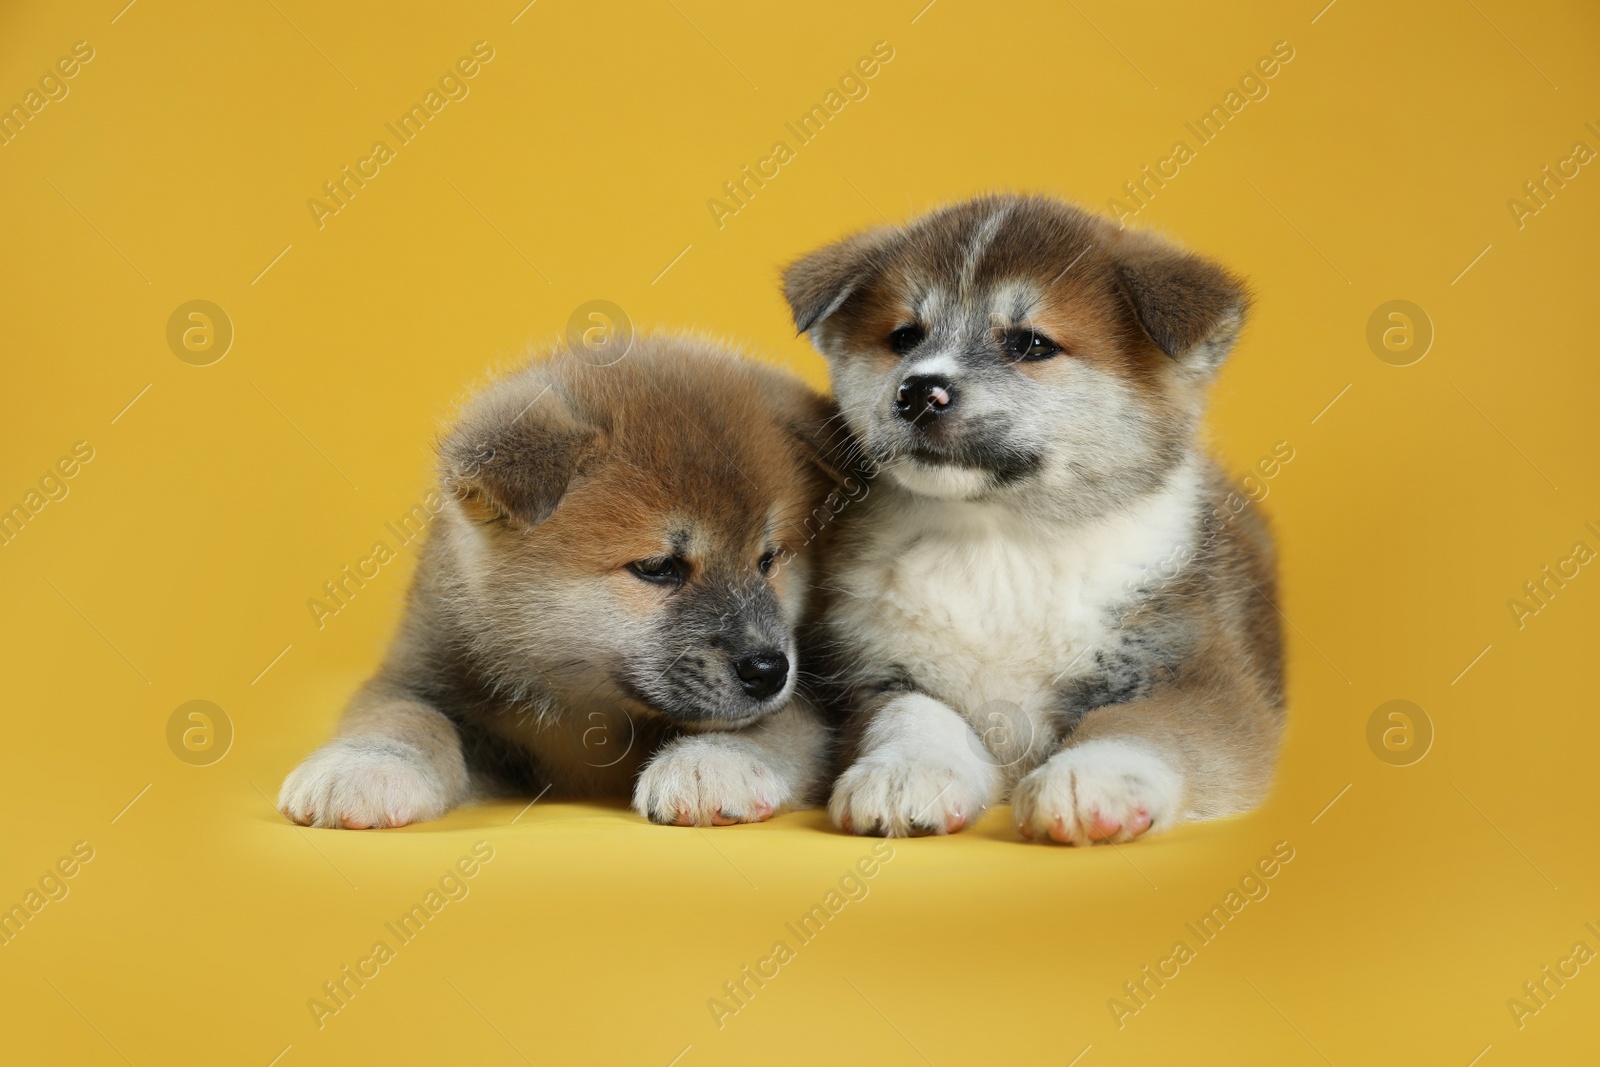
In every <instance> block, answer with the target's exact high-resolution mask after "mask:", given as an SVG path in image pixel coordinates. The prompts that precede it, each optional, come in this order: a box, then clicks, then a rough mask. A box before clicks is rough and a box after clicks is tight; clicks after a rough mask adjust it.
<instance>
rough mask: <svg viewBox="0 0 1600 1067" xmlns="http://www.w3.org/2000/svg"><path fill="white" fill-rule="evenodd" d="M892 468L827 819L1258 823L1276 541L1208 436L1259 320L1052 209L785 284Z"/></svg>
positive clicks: (1192, 277)
mask: <svg viewBox="0 0 1600 1067" xmlns="http://www.w3.org/2000/svg"><path fill="white" fill-rule="evenodd" d="M784 289H785V293H786V295H787V297H788V299H789V303H790V306H791V308H792V309H793V312H794V318H795V323H796V325H797V326H798V327H799V329H800V330H801V332H804V333H809V334H810V336H811V339H812V342H813V343H814V344H815V345H816V347H817V348H818V349H819V350H820V351H821V352H822V354H823V355H824V356H826V357H827V359H828V362H829V364H830V367H831V370H832V376H833V384H834V392H835V395H836V398H837V401H838V403H839V406H840V408H841V410H842V412H843V417H844V421H845V422H846V424H847V425H848V426H849V428H850V430H851V431H852V433H853V435H854V436H855V437H856V439H857V443H858V447H859V448H860V450H861V458H862V460H863V462H865V463H866V464H867V465H869V466H871V467H873V468H875V469H876V470H877V472H878V473H877V476H876V479H875V481H874V483H873V485H872V487H871V491H870V492H869V493H868V495H867V496H866V497H865V499H864V500H862V501H861V502H860V503H859V504H857V505H855V506H854V507H853V508H851V509H849V510H847V511H845V512H844V513H843V514H842V515H841V516H840V519H839V522H838V523H837V525H836V530H835V533H836V536H837V542H836V544H835V546H834V547H833V548H832V549H830V555H829V562H828V565H827V574H826V575H825V579H824V585H825V587H826V588H827V590H828V592H829V601H828V604H827V606H826V607H825V609H824V611H823V615H822V620H821V631H822V632H821V635H820V638H819V641H818V647H819V648H823V649H828V650H831V651H832V652H833V654H834V656H835V661H834V662H833V663H832V664H830V665H829V669H828V673H830V674H831V675H832V677H833V679H834V681H835V682H836V683H837V684H838V686H839V687H840V688H841V690H842V697H841V699H842V702H843V703H844V705H845V706H846V707H847V709H848V713H849V715H850V723H849V727H848V729H847V731H846V737H847V740H848V744H849V748H850V751H849V753H848V755H849V757H850V760H851V762H850V764H849V766H848V768H847V769H846V770H845V772H844V774H843V776H842V777H841V778H840V779H839V780H838V782H837V784H836V785H835V786H834V790H833V798H832V802H831V804H830V807H829V811H830V814H831V816H832V818H833V821H834V822H835V823H836V824H837V825H839V826H841V827H843V828H844V829H847V830H854V831H855V832H857V833H872V834H890V835H899V834H913V833H946V832H950V831H953V830H957V829H960V828H961V827H962V826H964V825H965V824H966V823H967V822H969V821H970V820H972V819H973V818H974V817H976V816H977V815H978V814H979V813H980V812H981V811H982V810H983V809H984V808H985V807H986V806H987V805H989V804H991V803H994V802H996V801H999V800H1001V799H1003V798H1005V797H1006V796H1007V794H1009V795H1010V798H1011V803H1012V813H1013V816H1014V818H1015V821H1016V824H1017V826H1018V828H1019V830H1020V831H1021V832H1022V834H1023V836H1025V837H1028V838H1037V839H1044V838H1053V839H1055V840H1057V841H1064V842H1071V843H1074V844H1083V843H1089V842H1096V841H1126V840H1129V839H1130V838H1133V837H1137V836H1138V835H1140V834H1142V833H1145V832H1147V831H1149V830H1152V829H1156V830H1160V829H1166V828H1168V827H1171V826H1173V825H1175V824H1177V823H1180V822H1183V821H1184V820H1188V819H1203V818H1209V817H1213V816H1218V815H1223V814H1226V813H1230V812H1237V811H1241V810H1244V809H1246V808H1249V807H1251V806H1253V805H1254V804H1256V803H1258V802H1259V801H1260V800H1261V799H1262V797H1263V796H1264V794H1265V792H1266V790H1267V788H1268V785H1269V783H1270V780H1271V775H1272V769H1273V763H1274V760H1275V756H1276V750H1277V744H1278V736H1279V733H1280V730H1281V724H1282V718H1283V714H1282V689H1281V663H1280V648H1279V634H1278V622H1277V612H1276V609H1275V608H1274V606H1273V599H1272V598H1273V595H1274V564H1273V559H1272V547H1271V542H1270V540H1269V539H1268V536H1267V534H1266V532H1265V529H1264V528H1263V527H1262V526H1261V525H1260V523H1259V520H1258V519H1257V518H1256V517H1255V516H1254V515H1251V514H1248V513H1246V514H1238V515H1235V514H1234V510H1236V509H1230V508H1228V507H1226V506H1225V505H1224V501H1225V500H1226V499H1227V498H1228V497H1229V495H1230V494H1229V486H1228V484H1227V482H1226V480H1225V479H1224V477H1223V475H1222V474H1221V472H1220V471H1219V470H1218V468H1217V467H1216V466H1215V464H1213V463H1212V462H1211V461H1210V460H1209V459H1208V458H1207V457H1206V455H1205V453H1204V451H1203V449H1202V447H1201V445H1200V443H1199V442H1198V437H1197V435H1198V433H1199V429H1200V422H1201V416H1202V413H1203V409H1204V404H1205V396H1206V388H1207V386H1208V385H1209V384H1210V382H1211V380H1212V379H1213V377H1214V376H1215V373H1216V371H1217V368H1218V366H1219V365H1220V364H1221V362H1222V360H1223V357H1224V356H1225V355H1226V354H1227V352H1228V350H1229V349H1230V348H1231V347H1232V345H1233V342H1234V339H1235V337H1236V336H1237V334H1238V332H1239V328H1240V325H1241V324H1242V322H1243V320H1244V315H1245V310H1246V307H1247V304H1248V297H1247V295H1246V293H1245V290H1244V288H1243V286H1242V285H1241V283H1240V282H1239V281H1238V280H1236V279H1235V278H1234V277H1233V276H1232V275H1230V274H1228V273H1227V272H1226V271H1224V270H1222V269H1221V268H1220V267H1217V266H1215V265H1213V264H1212V263H1210V262H1208V261H1206V260H1204V259H1201V258H1200V257H1198V256H1194V255H1190V254H1188V253H1186V252H1183V251H1180V250H1178V249H1176V248H1174V247H1172V246H1170V245H1168V244H1166V243H1164V242H1162V241H1161V240H1159V239H1157V238H1155V237H1152V236H1149V235H1146V234H1141V233H1134V232H1130V231H1124V230H1122V229H1119V228H1118V227H1117V226H1116V225H1115V224H1113V223H1111V222H1109V221H1107V220H1105V219H1102V218H1099V217H1096V216H1093V215H1090V214H1087V213H1085V212H1083V211H1081V210H1079V209H1077V208H1074V207H1071V206H1068V205H1065V204H1062V203H1059V202H1056V201H1053V200H1049V199H1044V198H1036V197H1018V196H994V197H984V198H980V199H977V200H972V201H969V202H967V203H962V204H958V205H955V206H953V207H949V208H946V209H944V210H941V211H936V212H934V213H933V214H931V215H928V216H926V217H924V218H921V219H919V220H916V221H914V222H912V223H910V224H909V225H906V226H903V227H889V228H883V229H876V230H872V231H869V232H865V233H861V234H857V235H855V236H852V237H849V238H846V239H845V240H843V241H841V242H839V243H837V244H834V245H831V246H829V247H826V248H823V249H821V250H820V251H817V252H814V253H812V254H810V255H808V256H806V257H804V258H803V259H801V260H799V261H798V262H796V263H794V264H793V265H792V266H790V267H789V268H788V270H787V271H786V273H785V276H784Z"/></svg>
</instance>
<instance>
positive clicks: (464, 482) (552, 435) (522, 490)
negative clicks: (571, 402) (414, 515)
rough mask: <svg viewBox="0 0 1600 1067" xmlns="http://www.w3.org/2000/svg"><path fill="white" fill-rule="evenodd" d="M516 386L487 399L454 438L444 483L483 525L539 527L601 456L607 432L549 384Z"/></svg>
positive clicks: (519, 383)
mask: <svg viewBox="0 0 1600 1067" xmlns="http://www.w3.org/2000/svg"><path fill="white" fill-rule="evenodd" d="M516 386H517V387H516V388H512V389H503V390H500V391H497V392H496V393H494V394H491V395H490V396H488V397H486V398H484V400H482V401H480V402H479V404H478V405H476V406H475V408H474V410H472V411H470V412H469V413H468V414H467V416H466V417H465V418H464V419H463V420H462V422H461V424H460V425H459V426H458V427H457V428H456V430H455V431H454V432H453V433H452V434H451V435H450V437H449V439H448V440H447V441H446V442H445V444H444V448H443V467H444V483H445V487H446V488H447V489H448V490H449V491H450V492H451V493H452V494H454V496H455V498H456V499H457V500H459V501H461V504H462V506H463V507H464V508H465V509H466V511H467V513H468V515H470V516H471V517H473V518H474V519H476V520H478V521H481V522H491V521H495V520H506V521H511V522H515V523H520V524H523V525H526V526H537V525H539V524H540V523H541V522H544V521H545V520H546V519H548V518H549V517H550V516H551V515H552V514H554V512H555V510H556V507H557V505H559V504H560V503H561V498H562V497H563V496H565V495H566V492H567V489H568V487H569V486H570V485H571V484H572V481H573V478H574V477H575V476H576V475H577V474H578V473H579V472H580V471H581V469H582V467H583V463H584V460H585V459H586V458H588V457H590V456H592V455H593V454H594V453H595V452H596V451H597V449H598V445H599V442H600V432H599V430H597V429H596V428H595V427H593V426H590V425H588V424H586V423H584V422H582V421H581V420H579V419H578V418H577V417H575V416H574V415H573V414H572V413H571V412H570V411H569V410H567V408H566V406H565V404H564V402H563V401H562V400H561V399H560V398H559V397H558V395H557V394H556V391H555V390H554V389H549V388H547V387H546V383H544V382H542V381H539V380H537V379H531V378H522V379H518V380H517V381H516ZM541 390H544V391H543V392H541Z"/></svg>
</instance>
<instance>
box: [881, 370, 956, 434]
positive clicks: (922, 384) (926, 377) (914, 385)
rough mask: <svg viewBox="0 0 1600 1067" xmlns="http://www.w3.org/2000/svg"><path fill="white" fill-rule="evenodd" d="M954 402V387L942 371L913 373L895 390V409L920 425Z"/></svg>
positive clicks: (948, 408) (932, 418) (906, 419)
mask: <svg viewBox="0 0 1600 1067" xmlns="http://www.w3.org/2000/svg"><path fill="white" fill-rule="evenodd" d="M955 402H956V389H955V386H954V385H953V384H951V382H950V379H949V378H946V377H945V376H944V375H942V374H913V375H912V376H911V377H909V378H907V379H906V380H905V381H903V382H901V383H900V388H899V389H898V390H896V391H895V394H894V413H895V414H896V415H898V416H900V418H902V419H904V420H905V421H906V422H909V423H910V424H911V425H913V426H915V427H917V428H918V429H921V428H922V427H924V426H926V425H928V424H929V423H930V422H932V421H933V420H934V419H936V418H938V417H939V416H940V415H943V414H944V413H945V412H947V411H949V410H950V409H951V407H953V406H954V405H955Z"/></svg>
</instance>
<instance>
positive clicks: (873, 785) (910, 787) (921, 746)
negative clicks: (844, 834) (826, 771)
mask: <svg viewBox="0 0 1600 1067" xmlns="http://www.w3.org/2000/svg"><path fill="white" fill-rule="evenodd" d="M868 715H869V716H870V718H868V720H867V723H866V727H865V729H864V730H863V731H862V737H861V743H860V745H859V746H858V748H857V756H856V761H855V763H853V764H851V766H850V769H849V770H847V771H845V772H844V774H843V775H841V776H840V778H839V781H838V783H837V784H836V785H835V786H834V787H833V799H832V800H831V801H830V802H829V804H828V815H829V816H830V817H831V818H832V819H833V823H834V825H835V826H837V827H839V828H840V829H841V830H845V831H848V832H850V833H857V834H874V835H878V836H882V837H908V836H914V835H918V834H947V833H954V832H955V831H957V830H959V829H961V828H962V827H963V826H966V825H967V823H968V822H970V821H972V820H973V819H975V818H977V817H978V815H979V814H980V813H981V812H982V811H983V809H984V808H986V807H988V805H989V803H990V801H991V800H993V799H994V795H995V791H996V788H997V787H998V784H999V771H998V770H997V769H996V767H995V765H994V761H993V759H992V758H990V756H989V753H988V750H987V749H986V748H985V747H984V744H983V742H982V740H980V739H979V738H978V735H977V734H975V733H973V732H972V727H971V726H969V725H967V721H966V720H965V719H963V718H962V717H961V716H960V715H958V714H956V712H954V711H953V710H951V709H950V708H949V707H948V706H947V705H945V704H942V703H940V702H939V701H937V700H935V699H933V698H932V697H930V696H924V695H923V694H921V693H902V694H899V695H897V696H894V697H891V698H889V700H888V701H887V702H886V703H884V704H882V705H881V706H879V707H878V708H877V710H876V711H869V712H868Z"/></svg>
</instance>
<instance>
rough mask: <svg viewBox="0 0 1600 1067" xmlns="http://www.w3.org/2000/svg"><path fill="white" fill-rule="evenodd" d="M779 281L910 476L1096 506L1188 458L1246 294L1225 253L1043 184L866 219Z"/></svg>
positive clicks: (873, 441)
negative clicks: (1210, 253) (1060, 197)
mask: <svg viewBox="0 0 1600 1067" xmlns="http://www.w3.org/2000/svg"><path fill="white" fill-rule="evenodd" d="M783 281H784V292H785V295H786V296H787V297H788V300H789V306H790V308H791V310H792V311H793V313H794V319H795V324H796V326H797V327H798V328H799V329H800V331H801V332H803V333H809V334H810V336H811V339H812V342H813V343H814V344H815V345H816V347H817V348H818V350H819V351H821V352H822V354H823V355H824V356H826V357H827V359H828V362H829V366H830V369H831V371H832V376H833V385H834V392H835V395H836V396H837V398H838V402H839V406H840V408H841V409H842V411H843V413H844V417H845V419H846V421H847V423H848V425H849V426H850V428H851V430H852V431H853V432H854V433H855V434H856V436H857V437H858V438H860V440H861V442H862V444H863V446H864V448H865V450H866V452H867V454H868V455H869V456H870V458H871V459H872V460H873V461H875V462H876V464H878V465H879V466H880V467H881V468H883V469H884V470H885V471H886V472H887V473H888V474H889V475H890V476H891V477H892V478H894V479H895V481H897V482H898V483H900V484H901V485H903V486H905V487H906V488H908V489H910V490H912V491H913V492H917V493H921V494H926V495H930V496H936V497H945V498H955V499H973V498H981V497H991V496H997V495H1006V494H1018V495H1027V496H1028V498H1029V499H1033V500H1039V499H1049V500H1052V501H1056V502H1058V503H1059V504H1060V506H1063V507H1067V508H1068V509H1070V510H1073V511H1076V512H1078V513H1079V514H1083V515H1090V514H1100V513H1103V512H1104V511H1105V510H1106V509H1108V508H1110V507H1115V506H1117V504H1118V502H1119V501H1122V500H1125V499H1126V498H1127V496H1128V494H1129V493H1130V492H1139V491H1141V490H1146V489H1149V488H1153V487H1154V486H1155V485H1158V484H1160V482H1161V480H1162V479H1163V477H1164V476H1165V474H1166V472H1167V471H1169V470H1170V469H1171V468H1172V467H1173V466H1174V465H1175V464H1177V463H1178V462H1180V461H1181V460H1182V458H1183V457H1184V456H1185V455H1186V454H1187V451H1188V448H1189V445H1190V442H1191V440H1192V437H1193V434H1194V431H1195V428H1196V426H1197V425H1198V421H1199V417H1200V414H1201V409H1202V405H1203V403H1204V388H1205V385H1206V384H1207V383H1208V382H1209V380H1210V378H1211V377H1212V375H1213V372H1214V371H1215V370H1216V368H1217V367H1218V366H1219V365H1220V363H1221V362H1222V359H1223V357H1224V356H1225V355H1226V354H1227V352H1228V350H1229V348H1231V347H1232V344H1233V341H1234V339H1235V337H1236V336H1237V334H1238V331H1239V328H1240V326H1241V324H1242V323H1243V321H1244V314H1245V310H1246V308H1247V305H1248V297H1247V296H1246V293H1245V291H1244V288H1243V286H1242V285H1241V283H1240V282H1239V281H1237V280H1236V279H1235V278H1234V277H1233V276H1231V275H1230V274H1228V273H1227V272H1226V271H1224V270H1223V269H1222V268H1220V267H1218V266H1216V265H1214V264H1212V263H1210V262H1208V261H1206V260H1204V259H1201V258H1199V257H1198V256H1194V255H1190V254H1188V253H1185V252H1182V251H1180V250H1178V249H1176V248H1174V247H1172V246H1170V245H1168V244H1166V243H1165V242H1163V241H1161V240H1159V239H1158V238H1155V237H1153V236H1150V235H1148V234H1141V233H1134V232H1130V231H1124V230H1121V229H1119V228H1118V227H1117V226H1116V225H1115V224H1114V223H1111V222H1110V221H1108V220H1106V219H1102V218H1099V217H1097V216H1094V215H1090V214H1088V213H1086V212H1084V211H1081V210H1079V209H1077V208H1075V207H1071V206H1069V205H1066V204H1062V203H1059V202H1057V201H1053V200H1049V199H1045V198H1040V197H1018V196H998V197H983V198H980V199H976V200H971V201H968V202H966V203H962V204H957V205H955V206H953V207H949V208H945V209H943V210H940V211H936V212H934V213H933V214H930V215H927V216H925V217H923V218H921V219H918V220H915V221H913V222H911V223H910V224H908V225H906V226H900V227H889V228H883V229H878V230H872V231H868V232H866V233H861V234H857V235H854V236H852V237H848V238H846V239H844V240H843V241H840V242H838V243H837V244H834V245H830V246H828V247H826V248H823V249H821V250H819V251H816V252H813V253H811V254H810V255H808V256H806V257H804V258H802V259H800V260H799V261H797V262H796V263H794V264H792V265H791V266H790V267H789V268H788V269H787V270H786V271H785V273H784V279H783ZM1041 490H1042V491H1043V492H1041Z"/></svg>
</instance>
